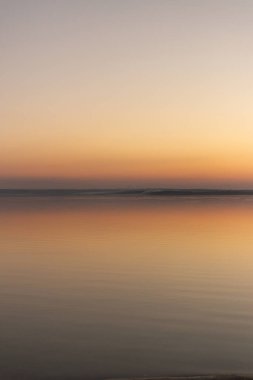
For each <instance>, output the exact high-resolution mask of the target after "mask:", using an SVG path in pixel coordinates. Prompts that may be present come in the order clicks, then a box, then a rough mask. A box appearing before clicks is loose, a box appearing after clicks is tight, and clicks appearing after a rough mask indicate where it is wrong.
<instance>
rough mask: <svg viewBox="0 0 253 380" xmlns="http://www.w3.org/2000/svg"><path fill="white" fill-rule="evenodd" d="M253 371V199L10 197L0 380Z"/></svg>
mask: <svg viewBox="0 0 253 380" xmlns="http://www.w3.org/2000/svg"><path fill="white" fill-rule="evenodd" d="M251 373H253V193H252V192H250V191H246V192H244V191H227V190H215V191H214V190H205V189H197V190H196V189H195V190H180V189H176V190H175V189H174V190H167V189H138V190H136V189H134V190H133V189H126V190H125V189H124V190H122V189H121V190H99V191H98V190H85V191H82V190H8V189H6V190H1V191H0V378H1V379H4V380H13V379H14V380H20V379H21V380H23V379H28V380H32V379H71V380H75V379H85V380H88V379H91V380H92V379H108V378H122V377H124V378H127V377H152V376H172V375H200V374H201V375H202V374H251Z"/></svg>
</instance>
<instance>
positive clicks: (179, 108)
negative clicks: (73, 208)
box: [0, 0, 253, 188]
mask: <svg viewBox="0 0 253 380" xmlns="http://www.w3.org/2000/svg"><path fill="white" fill-rule="evenodd" d="M252 41H253V1H251V0H127V1H125V0H43V1H41V0H0V51H1V53H0V54H1V59H0V69H1V70H0V187H2V188H7V187H14V188H19V187H20V188H24V187H34V188H38V187H52V188H53V187H64V188H73V187H78V188H82V187H83V188H90V187H92V188H94V187H98V188H99V187H107V188H112V187H128V186H130V187H144V186H148V187H229V188H232V187H236V188H250V187H253V149H252V148H253V107H252V99H253V70H252V67H253V49H252Z"/></svg>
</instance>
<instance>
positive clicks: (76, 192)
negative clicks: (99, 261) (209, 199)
mask: <svg viewBox="0 0 253 380" xmlns="http://www.w3.org/2000/svg"><path fill="white" fill-rule="evenodd" d="M244 195H248V196H251V195H253V189H247V190H246V189H168V188H167V189H165V188H163V189H145V188H144V189H0V197H43V196H45V197H73V196H74V197H85V196H138V197H172V196H177V197H180V196H198V197H199V196H244Z"/></svg>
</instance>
